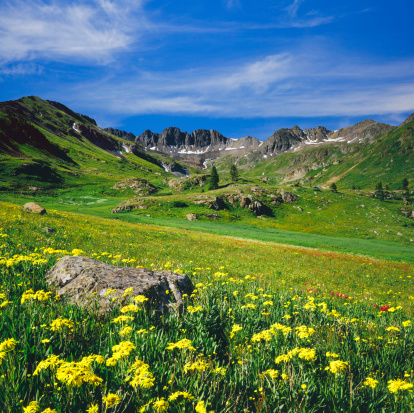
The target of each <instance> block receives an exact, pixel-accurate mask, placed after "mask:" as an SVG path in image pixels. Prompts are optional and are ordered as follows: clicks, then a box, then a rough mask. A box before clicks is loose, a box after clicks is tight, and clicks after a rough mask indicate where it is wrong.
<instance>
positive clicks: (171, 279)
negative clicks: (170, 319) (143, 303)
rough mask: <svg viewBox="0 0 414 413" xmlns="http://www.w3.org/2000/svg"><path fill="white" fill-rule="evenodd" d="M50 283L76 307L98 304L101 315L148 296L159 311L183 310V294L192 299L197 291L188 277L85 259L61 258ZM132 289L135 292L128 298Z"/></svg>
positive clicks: (51, 270)
mask: <svg viewBox="0 0 414 413" xmlns="http://www.w3.org/2000/svg"><path fill="white" fill-rule="evenodd" d="M46 281H47V283H48V284H49V286H51V287H52V288H54V289H55V290H56V293H57V294H59V295H61V296H62V298H63V299H64V300H66V301H68V302H70V303H72V304H79V305H81V306H93V305H94V304H95V301H96V300H97V302H98V304H99V309H100V311H101V312H106V311H109V310H110V309H111V307H112V306H113V305H126V304H129V303H130V302H131V299H132V298H133V297H135V296H138V295H143V296H145V297H146V298H147V299H148V306H149V307H152V308H155V309H157V310H159V311H162V312H165V311H168V310H169V309H175V310H182V309H183V308H184V303H183V294H188V295H190V294H191V293H192V292H193V290H194V287H193V284H192V282H191V280H190V279H189V278H188V277H187V275H185V274H175V273H173V272H171V271H151V270H148V269H145V268H131V267H115V266H113V265H109V264H105V263H103V262H99V261H95V260H93V259H91V258H87V257H82V256H78V257H72V256H65V257H63V258H61V259H60V260H59V262H58V263H57V264H56V265H55V266H54V267H52V268H51V269H50V270H49V271H48V273H47V274H46ZM131 287H132V292H131V293H130V294H129V293H126V294H125V290H127V289H129V288H131ZM109 290H115V291H112V292H109ZM115 297H117V299H116V300H113V299H114V298H115Z"/></svg>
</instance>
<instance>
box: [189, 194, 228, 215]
mask: <svg viewBox="0 0 414 413" xmlns="http://www.w3.org/2000/svg"><path fill="white" fill-rule="evenodd" d="M197 198H198V199H199V200H198V201H193V203H194V204H196V205H205V206H206V207H207V208H210V209H214V210H215V211H220V210H222V209H227V205H226V204H225V203H224V200H223V198H219V197H217V196H209V195H199V196H197Z"/></svg>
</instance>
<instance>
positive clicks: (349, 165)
mask: <svg viewBox="0 0 414 413" xmlns="http://www.w3.org/2000/svg"><path fill="white" fill-rule="evenodd" d="M413 131H414V114H413V115H411V116H410V117H408V118H407V119H406V120H405V121H404V122H403V123H402V124H401V125H400V126H398V127H396V126H391V125H387V124H383V123H378V122H375V121H374V120H365V121H362V122H359V123H357V124H356V125H353V126H350V127H347V128H343V129H339V130H336V131H329V130H327V129H326V128H325V127H323V126H317V127H315V128H311V129H303V130H302V129H301V128H300V127H299V126H294V127H292V128H289V129H288V128H283V129H279V130H277V131H275V132H274V133H273V134H272V135H271V136H270V137H269V138H268V139H266V140H265V141H263V142H262V141H260V140H258V139H257V138H254V137H251V136H245V137H243V138H240V139H230V138H227V137H225V136H223V135H222V134H221V133H220V132H218V131H215V130H205V129H197V130H195V131H193V132H191V133H188V132H185V131H181V130H180V129H178V128H176V127H169V128H167V129H165V130H164V131H162V132H161V133H154V132H152V131H150V130H146V131H144V132H143V133H141V134H140V135H138V136H136V135H134V134H133V133H131V132H125V131H121V130H118V129H114V128H106V129H101V128H100V127H99V126H98V125H97V124H96V122H95V121H94V120H93V119H92V118H90V117H89V116H87V115H82V114H79V113H76V112H75V111H73V110H71V109H69V108H68V107H66V106H65V105H63V104H61V103H58V102H53V101H46V100H43V99H41V98H38V97H34V96H29V97H25V98H21V99H19V100H16V101H7V102H0V161H1V164H2V166H1V168H0V180H1V183H0V187H3V189H9V188H10V187H11V186H13V187H24V186H26V187H27V185H28V184H30V185H35V184H36V186H39V185H40V186H41V185H54V184H56V185H62V184H65V185H73V184H75V183H79V182H81V181H83V180H86V181H88V182H101V183H103V184H105V182H107V183H108V184H109V183H112V182H113V181H117V180H118V181H119V180H122V178H131V177H140V178H145V179H148V180H149V181H152V182H154V183H155V184H162V180H163V179H165V178H166V177H168V176H171V174H174V175H176V176H179V177H183V176H186V175H189V174H200V173H205V172H203V171H205V170H207V172H208V169H209V168H210V167H211V166H212V165H213V164H214V165H215V166H216V167H217V169H218V170H219V172H220V171H221V172H226V171H228V170H229V169H230V166H231V164H236V165H237V166H238V168H239V170H240V173H241V175H242V176H244V177H245V178H246V179H247V178H249V179H259V180H265V181H266V182H268V183H273V184H280V183H295V182H298V183H304V182H307V181H309V182H312V183H313V184H315V185H322V186H323V185H329V184H331V183H332V182H339V183H340V185H341V186H344V187H351V186H353V185H358V186H360V187H362V188H364V187H366V188H368V187H372V185H373V182H374V181H375V180H379V179H381V180H383V181H384V182H386V183H389V184H392V183H393V182H396V181H399V180H401V179H403V178H404V177H410V176H414V158H413V147H414V132H413ZM105 185H106V184H105Z"/></svg>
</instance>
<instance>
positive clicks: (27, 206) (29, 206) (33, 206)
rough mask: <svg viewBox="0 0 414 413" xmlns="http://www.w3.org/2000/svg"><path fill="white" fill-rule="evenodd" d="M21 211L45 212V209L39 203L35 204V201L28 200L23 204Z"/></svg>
mask: <svg viewBox="0 0 414 413" xmlns="http://www.w3.org/2000/svg"><path fill="white" fill-rule="evenodd" d="M23 211H25V212H32V213H34V214H40V215H43V214H46V209H44V208H43V207H42V206H40V205H39V204H36V202H28V203H27V204H24V205H23Z"/></svg>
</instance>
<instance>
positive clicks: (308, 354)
mask: <svg viewBox="0 0 414 413" xmlns="http://www.w3.org/2000/svg"><path fill="white" fill-rule="evenodd" d="M298 357H299V358H300V359H303V360H307V361H310V360H315V359H316V350H315V349H313V348H301V349H300V350H299V352H298Z"/></svg>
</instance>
